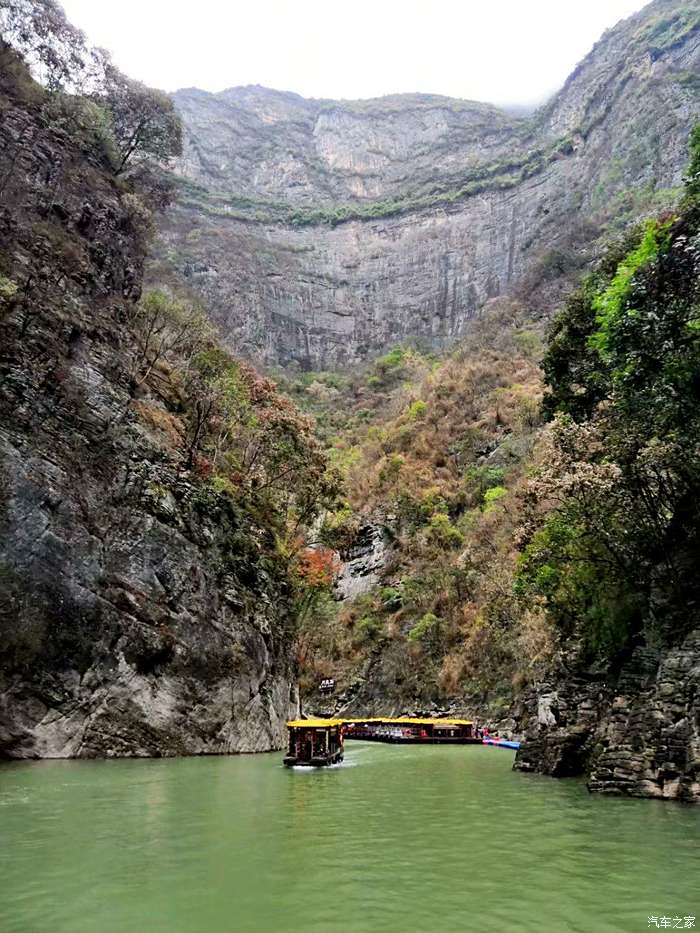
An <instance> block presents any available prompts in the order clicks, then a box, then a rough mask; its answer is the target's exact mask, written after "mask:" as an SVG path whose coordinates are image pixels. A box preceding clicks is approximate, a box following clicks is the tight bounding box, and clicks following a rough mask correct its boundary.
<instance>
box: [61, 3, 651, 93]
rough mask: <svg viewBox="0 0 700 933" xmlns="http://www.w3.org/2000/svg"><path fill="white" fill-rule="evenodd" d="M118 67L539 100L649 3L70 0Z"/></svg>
mask: <svg viewBox="0 0 700 933" xmlns="http://www.w3.org/2000/svg"><path fill="white" fill-rule="evenodd" d="M62 2H63V6H64V8H65V10H66V13H67V14H68V17H69V19H70V20H71V21H72V22H73V23H74V24H75V25H77V26H79V27H80V28H82V29H83V30H84V31H85V32H86V33H87V35H88V38H89V39H90V41H91V42H92V44H93V45H99V46H104V47H105V48H107V49H109V50H110V51H111V52H112V55H113V57H114V59H115V61H116V63H117V65H119V67H120V68H121V69H122V70H123V71H125V72H126V73H127V74H129V75H131V76H132V77H134V78H138V79H140V80H141V81H144V82H146V83H147V84H150V85H153V86H155V87H160V88H163V89H165V90H168V91H173V90H175V89H176V88H179V87H190V86H196V87H200V88H204V89H205V90H209V91H219V90H222V89H223V88H226V87H233V86H234V85H238V84H263V85H265V86H266V87H272V88H277V89H279V90H285V91H296V92H297V93H299V94H303V95H304V96H305V97H333V98H341V97H345V98H357V97H375V96H379V95H382V94H392V93H397V92H411V91H422V92H426V93H435V94H447V95H449V96H452V97H463V98H470V99H473V100H484V101H492V102H493V103H530V102H539V101H541V100H542V99H543V98H545V97H547V96H548V95H549V94H550V93H552V92H553V91H555V90H557V89H558V88H559V87H560V86H561V84H563V82H564V80H565V78H566V76H567V75H568V74H569V72H570V71H571V70H572V69H573V67H574V65H575V64H576V63H577V62H578V61H579V60H580V59H581V58H583V56H584V55H585V54H586V52H588V51H589V49H590V48H591V46H592V45H593V43H594V42H595V41H596V40H597V39H598V38H599V37H600V35H601V34H602V33H603V31H604V30H605V29H607V28H608V27H610V26H613V25H614V24H615V23H616V22H617V21H618V20H620V19H622V18H623V17H625V16H629V15H630V14H631V13H633V12H635V11H636V10H639V9H641V7H642V6H643V5H644V3H643V0H584V2H574V0H197V2H196V3H193V2H192V0H119V2H114V0H62Z"/></svg>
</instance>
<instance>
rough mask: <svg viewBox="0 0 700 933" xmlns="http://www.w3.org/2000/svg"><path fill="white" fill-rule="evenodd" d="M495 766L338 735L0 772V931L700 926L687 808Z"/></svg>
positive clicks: (494, 757)
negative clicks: (333, 746) (329, 752)
mask: <svg viewBox="0 0 700 933" xmlns="http://www.w3.org/2000/svg"><path fill="white" fill-rule="evenodd" d="M512 760H513V755H512V753H511V752H506V751H504V750H502V749H494V748H483V747H481V746H466V747H465V746H462V747H452V748H445V747H440V746H432V747H429V748H416V747H415V746H413V747H405V748H401V747H396V746H391V745H373V744H367V743H359V742H351V743H348V746H347V754H346V761H345V763H344V764H343V765H341V766H339V767H335V768H331V769H325V770H323V769H322V770H309V771H307V770H301V769H294V770H288V769H285V768H284V767H282V763H281V761H282V756H281V754H270V755H259V756H241V757H230V758H189V759H171V760H154V761H101V762H91V761H72V762H63V761H57V762H36V763H14V764H7V765H3V766H2V767H0V931H2V933H49V931H50V933H218V931H235V933H247V931H251V933H252V931H255V933H296V931H305V933H335V931H338V933H340V931H342V933H365V931H366V933H413V931H420V933H423V931H425V933H442V931H445V933H454V931H462V930H464V931H504V930H506V931H510V930H514V931H529V930H532V931H539V933H543V931H544V933H549V931H552V933H565V931H594V933H598V931H601V933H606V931H628V930H629V931H635V930H648V929H650V927H649V922H648V917H649V916H655V917H661V916H667V917H670V918H672V919H673V918H676V917H689V916H697V917H698V919H697V920H696V923H695V925H696V926H698V927H700V808H693V807H688V806H682V805H677V804H668V803H667V804H664V803H660V802H656V801H636V800H625V799H617V798H604V797H599V796H591V795H589V794H588V793H587V791H586V789H585V786H584V785H583V784H581V783H580V782H578V781H554V780H551V779H549V778H543V777H537V776H529V775H528V776H525V775H521V774H515V773H513V772H512V771H511V770H510V768H511V764H512ZM652 927H653V925H652ZM671 928H672V927H671Z"/></svg>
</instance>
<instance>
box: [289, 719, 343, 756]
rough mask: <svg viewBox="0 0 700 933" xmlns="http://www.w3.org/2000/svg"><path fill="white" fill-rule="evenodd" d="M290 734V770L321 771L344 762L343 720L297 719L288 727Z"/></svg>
mask: <svg viewBox="0 0 700 933" xmlns="http://www.w3.org/2000/svg"><path fill="white" fill-rule="evenodd" d="M287 730H288V733H289V743H288V746H287V754H286V755H285V756H284V763H285V765H287V767H289V768H292V767H294V766H296V765H300V766H304V767H311V768H321V767H325V766H328V765H334V764H338V762H341V761H342V760H343V721H342V719H295V720H292V721H291V722H288V723H287Z"/></svg>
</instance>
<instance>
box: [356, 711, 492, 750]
mask: <svg viewBox="0 0 700 933" xmlns="http://www.w3.org/2000/svg"><path fill="white" fill-rule="evenodd" d="M344 731H345V735H346V737H347V738H349V739H362V740H364V741H366V742H391V743H395V744H406V745H468V744H471V743H479V742H481V736H480V734H479V731H478V729H477V728H476V726H475V724H474V723H473V722H472V721H471V720H470V719H435V718H432V719H424V718H412V717H409V716H400V717H397V718H373V719H356V720H346V721H345V730H344Z"/></svg>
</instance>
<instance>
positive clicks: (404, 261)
mask: <svg viewBox="0 0 700 933" xmlns="http://www.w3.org/2000/svg"><path fill="white" fill-rule="evenodd" d="M699 72H700V11H698V7H697V5H696V4H695V3H692V4H691V3H683V2H672V0H657V2H655V3H652V4H651V5H650V6H649V7H647V8H645V10H643V11H642V12H641V13H640V14H638V15H636V16H634V17H632V18H630V19H629V20H626V21H624V22H623V23H621V24H619V25H618V26H617V27H616V28H615V29H614V30H611V31H609V32H608V33H606V34H605V36H604V37H603V39H602V40H601V41H600V42H599V43H598V44H597V45H596V46H595V48H594V49H593V51H592V52H591V53H590V55H589V56H588V57H587V58H586V59H585V60H584V61H583V62H582V63H581V65H579V67H578V68H577V69H576V71H575V72H574V73H573V74H572V76H571V77H570V78H569V80H568V81H567V83H566V85H565V86H564V88H563V89H562V91H561V92H560V93H559V94H558V95H557V96H556V97H555V98H554V100H553V101H552V102H551V104H549V105H548V106H547V107H546V108H544V109H543V110H542V111H541V112H540V113H538V114H537V115H536V116H535V117H534V118H532V119H530V120H523V119H516V118H512V117H509V116H508V115H507V114H505V113H503V112H501V111H499V110H497V109H496V108H494V107H491V106H489V105H484V104H474V103H471V102H465V101H456V100H451V99H448V98H439V97H433V96H421V95H405V96H401V95H400V96H396V97H389V98H382V99H378V100H373V101H358V102H340V101H308V100H304V99H303V98H300V97H297V96H296V95H291V94H283V93H279V92H274V91H267V90H265V89H263V88H234V89H231V90H229V91H224V92H222V93H221V94H216V95H214V94H207V93H204V92H202V91H197V90H186V91H179V92H177V93H176V95H175V101H176V105H177V107H178V109H179V111H180V113H181V114H182V116H183V119H184V122H185V128H186V150H185V155H184V157H183V160H182V163H181V165H180V166H179V172H180V174H181V175H182V176H183V177H184V178H185V179H187V181H186V182H185V183H183V186H182V190H181V197H180V203H179V206H178V207H177V209H175V210H173V211H172V212H171V213H170V215H169V217H168V218H167V220H166V222H165V223H164V225H163V227H162V230H161V244H160V249H159V253H160V257H161V259H164V260H165V262H166V264H168V265H170V266H172V267H174V268H175V269H176V270H177V271H178V273H180V274H182V275H184V276H185V278H186V279H187V281H188V282H189V283H190V284H191V286H192V287H193V288H194V289H195V290H196V291H198V292H199V293H201V294H202V295H203V296H204V297H205V299H206V301H207V304H208V306H209V307H210V309H211V311H212V314H213V315H214V317H215V318H216V320H217V321H218V322H219V323H220V325H221V328H222V332H223V334H224V336H225V337H226V339H227V340H228V341H229V342H230V343H231V345H232V346H234V347H235V348H237V349H239V350H241V351H243V352H245V353H247V354H249V355H252V356H254V357H259V358H262V359H264V360H265V361H267V362H273V363H275V362H282V363H288V362H291V361H295V362H297V363H299V364H300V365H301V366H303V367H306V368H321V367H329V366H330V367H332V366H335V365H341V364H346V363H350V362H352V361H354V360H357V359H360V358H363V357H365V356H367V355H370V354H372V353H376V352H377V351H379V350H381V349H382V348H384V347H386V346H388V345H391V344H395V343H398V342H400V341H402V340H404V339H406V338H409V337H413V338H421V339H422V340H423V341H425V342H426V343H428V344H429V345H431V346H434V347H441V346H445V345H448V344H449V343H451V342H452V341H454V340H455V339H456V338H457V337H458V336H459V335H460V334H461V333H463V331H464V328H465V325H466V323H467V322H468V320H469V319H470V318H471V317H472V316H473V315H474V314H476V313H477V312H478V311H479V309H480V308H481V307H482V306H483V305H484V303H485V302H486V301H487V300H488V299H489V298H492V297H494V296H496V295H499V294H503V293H505V292H507V291H508V290H509V289H511V288H512V287H513V286H514V285H515V284H516V283H517V282H518V280H519V279H520V278H521V277H522V276H523V274H524V273H526V272H527V271H528V270H530V269H532V268H533V266H534V265H535V263H537V262H538V261H540V260H542V258H543V257H545V256H546V254H547V252H548V251H552V250H558V251H560V252H563V253H565V254H567V253H568V252H569V251H571V250H573V252H576V250H579V252H580V248H581V246H584V247H585V246H586V245H590V243H591V241H592V239H594V238H595V235H596V231H595V229H593V228H592V226H591V225H590V223H589V221H590V218H591V217H597V218H599V219H600V218H602V219H603V220H605V219H610V218H611V216H618V215H619V214H620V212H621V211H624V210H627V211H628V214H629V216H628V219H633V218H634V216H636V214H637V213H638V212H639V211H640V210H642V209H643V198H642V199H641V200H640V199H637V201H635V202H634V204H633V205H632V206H630V205H629V204H627V205H626V202H625V200H624V199H625V195H626V194H627V193H628V192H630V190H631V189H644V190H645V191H646V192H647V197H649V198H651V196H652V193H653V192H654V191H656V190H659V189H665V188H672V187H674V186H677V185H679V183H680V181H681V178H682V173H683V169H684V167H685V163H686V159H687V138H688V132H689V129H690V127H691V126H692V124H693V122H694V121H696V120H697V119H698V118H699V117H700V82H699V81H698V79H697V75H698V73H699ZM616 198H617V199H618V201H619V207H617V208H615V199H616ZM574 241H575V245H574V246H572V243H573V242H574ZM590 258H591V254H590V252H589V253H586V251H585V249H584V250H583V252H582V253H581V254H580V255H579V256H578V257H577V258H575V259H574V260H573V261H574V262H575V263H578V264H579V265H581V264H585V262H586V261H587V260H589V259H590ZM161 273H162V269H161Z"/></svg>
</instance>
